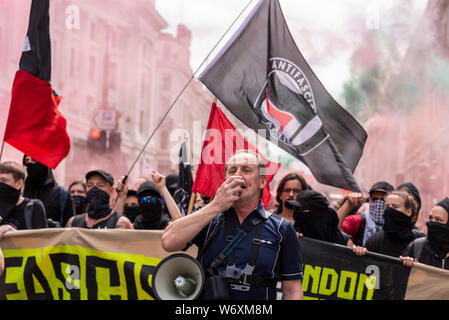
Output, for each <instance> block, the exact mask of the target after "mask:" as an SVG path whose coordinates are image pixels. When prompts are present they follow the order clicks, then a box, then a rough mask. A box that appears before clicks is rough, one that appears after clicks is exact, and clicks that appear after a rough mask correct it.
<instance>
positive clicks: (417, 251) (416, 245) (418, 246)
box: [413, 237, 426, 261]
mask: <svg viewBox="0 0 449 320" xmlns="http://www.w3.org/2000/svg"><path fill="white" fill-rule="evenodd" d="M425 243H426V237H421V238H418V239H416V240H415V241H414V242H413V258H417V259H418V261H419V259H420V258H421V254H422V251H423V249H424V245H425Z"/></svg>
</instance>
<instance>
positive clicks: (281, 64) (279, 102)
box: [199, 0, 367, 192]
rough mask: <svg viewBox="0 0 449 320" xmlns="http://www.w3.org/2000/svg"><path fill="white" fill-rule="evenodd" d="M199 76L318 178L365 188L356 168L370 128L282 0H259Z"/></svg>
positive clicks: (355, 188)
mask: <svg viewBox="0 0 449 320" xmlns="http://www.w3.org/2000/svg"><path fill="white" fill-rule="evenodd" d="M199 78H200V80H201V82H203V83H204V84H205V85H206V86H207V87H208V88H209V90H211V91H212V93H213V94H214V95H215V96H216V97H217V98H218V99H219V100H220V101H221V102H222V103H223V104H224V105H225V106H226V107H227V108H228V109H229V110H230V111H231V112H232V113H233V114H234V115H235V116H236V117H237V118H238V119H240V120H241V121H242V122H243V123H245V124H246V125H247V126H248V127H249V128H252V129H254V130H256V131H257V132H258V133H259V134H261V135H263V136H264V137H265V138H266V139H270V140H271V141H273V142H275V143H276V142H277V143H278V145H279V147H281V148H283V149H284V150H286V151H287V152H289V153H290V154H292V155H293V156H295V157H296V158H297V159H299V160H301V161H302V162H304V163H305V164H306V165H307V166H308V167H309V168H310V170H311V171H312V173H313V175H314V176H315V178H316V179H317V180H318V181H319V182H321V183H324V184H327V185H331V186H335V187H339V188H343V189H346V190H351V191H357V192H360V188H359V186H358V185H357V182H356V181H355V179H354V177H353V172H354V170H355V168H356V166H357V163H358V162H359V160H360V157H361V156H362V153H363V148H364V145H365V142H366V139H367V135H366V132H365V130H364V129H363V128H362V127H361V126H360V124H359V123H358V122H357V121H356V120H355V119H354V118H353V117H352V116H351V115H350V114H349V113H348V112H346V110H344V109H343V108H342V107H341V106H340V105H339V104H338V103H337V102H336V101H335V100H334V99H333V98H332V97H331V96H330V94H329V93H328V92H327V91H326V89H325V88H324V86H323V85H322V83H321V82H320V81H319V79H318V78H317V77H316V75H315V74H314V73H313V71H312V70H311V68H310V66H309V65H308V64H307V62H306V61H305V60H304V58H303V56H302V54H301V53H300V51H299V49H298V48H297V46H296V44H295V42H294V40H293V38H292V36H291V34H290V31H289V29H288V26H287V24H286V22H285V19H284V16H283V14H282V11H281V8H280V5H279V1H277V0H261V1H259V3H258V4H257V5H256V7H255V8H254V9H253V11H252V12H251V13H250V15H249V16H248V17H247V18H246V20H245V22H244V23H243V24H242V26H241V27H240V29H239V30H238V31H237V32H236V33H235V34H234V36H233V37H232V38H231V40H230V41H229V42H228V43H227V44H226V46H225V47H224V48H223V49H222V50H221V52H220V53H219V54H218V55H217V57H216V58H215V59H214V60H213V61H212V63H210V64H209V66H208V67H207V68H206V69H205V70H204V72H203V73H202V74H201V75H200V77H199ZM263 129H265V130H263Z"/></svg>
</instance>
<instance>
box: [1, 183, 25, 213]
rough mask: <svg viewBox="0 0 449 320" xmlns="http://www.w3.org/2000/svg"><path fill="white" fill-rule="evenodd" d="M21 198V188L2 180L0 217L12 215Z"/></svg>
mask: <svg viewBox="0 0 449 320" xmlns="http://www.w3.org/2000/svg"><path fill="white" fill-rule="evenodd" d="M19 198H20V190H17V189H16V188H13V187H11V186H10V185H8V184H6V183H3V182H0V217H2V219H4V218H7V217H8V216H10V215H11V213H12V211H13V210H14V208H15V207H16V205H17V201H19Z"/></svg>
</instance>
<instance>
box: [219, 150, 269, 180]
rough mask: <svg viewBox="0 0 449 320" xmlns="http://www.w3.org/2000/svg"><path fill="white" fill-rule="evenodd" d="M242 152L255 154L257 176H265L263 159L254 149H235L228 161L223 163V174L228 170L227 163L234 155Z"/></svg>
mask: <svg viewBox="0 0 449 320" xmlns="http://www.w3.org/2000/svg"><path fill="white" fill-rule="evenodd" d="M242 153H246V154H251V155H253V156H255V157H256V158H257V163H254V164H257V167H258V168H259V176H263V177H265V176H266V165H265V160H264V159H263V158H262V157H261V156H260V155H259V154H258V153H257V152H255V151H252V150H237V151H236V152H235V153H234V154H233V155H232V156H231V157H230V158H229V159H228V161H227V162H226V163H225V170H224V171H225V172H224V173H225V175H226V172H227V171H228V165H229V161H230V160H231V159H232V158H234V157H235V156H236V155H239V154H242Z"/></svg>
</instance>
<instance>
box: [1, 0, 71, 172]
mask: <svg viewBox="0 0 449 320" xmlns="http://www.w3.org/2000/svg"><path fill="white" fill-rule="evenodd" d="M48 10H49V0H33V1H32V3H31V11H30V20H29V24H28V32H27V37H26V40H25V45H24V48H23V52H22V57H21V59H20V64H19V70H18V71H17V72H16V75H15V78H14V83H13V87H12V94H11V105H10V108H9V115H8V122H7V124H6V130H5V136H4V141H5V142H7V143H9V144H10V145H11V146H13V147H15V148H16V149H18V150H20V151H22V152H23V153H25V154H26V155H28V156H30V157H31V158H33V159H34V160H36V161H38V162H40V163H42V164H44V165H46V166H47V167H50V168H52V169H55V168H56V166H57V165H58V164H59V163H60V162H61V161H62V160H63V159H64V158H65V157H66V156H67V154H68V153H69V150H70V138H69V136H68V134H67V129H66V120H65V119H64V117H63V116H62V114H61V113H60V112H59V110H58V105H59V102H60V101H61V97H59V96H57V95H56V94H55V92H54V91H53V89H52V86H51V84H50V76H51V45H50V29H49V20H50V18H49V14H48Z"/></svg>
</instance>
